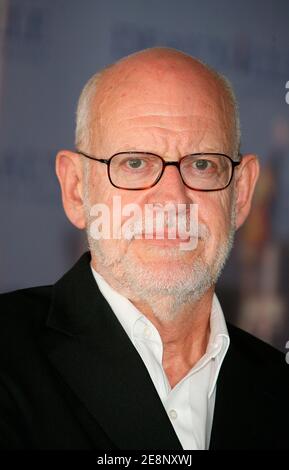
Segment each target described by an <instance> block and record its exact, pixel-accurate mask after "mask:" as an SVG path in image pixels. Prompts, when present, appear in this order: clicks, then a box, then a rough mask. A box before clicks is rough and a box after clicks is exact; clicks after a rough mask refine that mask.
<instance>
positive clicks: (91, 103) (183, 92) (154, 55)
mask: <svg viewBox="0 0 289 470" xmlns="http://www.w3.org/2000/svg"><path fill="white" fill-rule="evenodd" d="M146 102H148V103H151V105H150V108H149V109H146V108H144V113H147V114H148V115H151V114H154V113H156V112H157V113H158V114H159V115H162V114H163V115H164V118H165V116H167V114H168V112H171V117H172V119H173V118H174V114H175V113H177V112H179V110H180V109H182V108H184V107H188V106H191V109H192V112H194V110H195V109H196V108H197V107H199V108H202V107H203V108H204V107H206V110H207V113H210V110H211V111H212V115H213V114H214V111H215V109H216V108H218V110H219V112H218V120H219V126H220V127H221V128H222V129H224V133H226V136H225V138H226V139H227V140H228V141H229V142H230V146H231V147H232V152H233V153H234V154H235V155H237V154H238V150H239V145H240V126H239V117H238V109H237V104H236V99H235V96H234V92H233V90H232V88H231V85H230V83H229V82H228V80H227V79H226V78H225V77H223V76H222V75H220V74H219V73H217V72H216V71H215V70H213V69H212V68H210V67H208V66H207V65H205V64H203V63H202V62H201V61H199V60H197V59H195V58H193V57H191V56H189V55H187V54H184V53H183V52H180V51H177V50H175V49H169V48H152V49H146V50H143V51H140V52H137V53H135V54H131V55H129V56H127V57H124V58H122V59H121V60H119V61H118V62H116V63H114V64H112V65H109V66H108V67H106V68H104V69H103V70H102V71H100V72H98V73H96V74H95V75H94V76H93V77H91V79H90V80H89V81H88V82H87V84H86V85H85V87H84V89H83V91H82V93H81V96H80V99H79V103H78V109H77V125H76V146H77V148H80V149H82V150H84V149H85V150H86V151H92V148H94V149H95V148H96V146H97V145H98V144H100V143H101V140H102V135H103V132H102V131H103V128H107V126H108V125H109V121H110V119H111V116H112V115H115V114H118V113H119V114H120V116H121V117H122V116H123V113H125V112H126V109H128V108H129V107H130V105H132V106H134V107H136V108H137V107H142V106H146ZM168 104H169V107H168ZM199 123H200V126H199V127H200V133H202V126H203V124H202V116H201V115H200V116H199ZM112 137H113V136H112Z"/></svg>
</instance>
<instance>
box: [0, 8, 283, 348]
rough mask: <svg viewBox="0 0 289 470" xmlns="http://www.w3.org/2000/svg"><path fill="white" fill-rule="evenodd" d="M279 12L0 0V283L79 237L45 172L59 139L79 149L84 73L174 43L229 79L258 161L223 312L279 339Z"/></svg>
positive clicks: (52, 262) (52, 269)
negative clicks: (253, 192) (254, 188)
mask: <svg viewBox="0 0 289 470" xmlns="http://www.w3.org/2000/svg"><path fill="white" fill-rule="evenodd" d="M288 24H289V2H288V0H278V1H276V0H266V1H262V0H253V1H252V0H251V1H249V0H245V1H244V0H243V1H241V0H236V1H234V2H232V1H230V0H219V1H214V0H202V1H200V0H183V1H176V0H158V1H155V0H143V1H142V0H123V1H118V0H107V1H100V0H81V1H80V0H0V209H1V226H0V227H1V228H0V291H1V292H4V291H8V290H14V289H18V288H22V287H29V286H33V285H41V284H50V283H54V282H55V281H56V280H57V279H58V278H59V277H60V276H61V275H62V274H63V273H64V272H65V271H66V270H67V269H68V268H70V267H71V266H72V264H73V263H74V262H75V261H76V260H77V258H78V257H79V255H80V254H81V253H82V252H83V251H84V250H85V249H86V242H85V237H84V234H83V233H81V232H79V231H78V230H77V229H76V228H74V227H73V226H72V225H71V224H70V223H69V222H68V220H67V219H66V216H65V214H64V211H63V209H62V204H61V197H60V190H59V187H58V183H57V180H56V176H55V172H54V161H55V155H56V153H57V151H58V150H59V149H61V148H71V149H73V148H74V125H75V109H76V103H77V99H78V96H79V93H80V91H81V89H82V87H83V85H84V83H85V82H86V81H87V79H88V78H89V77H90V76H91V75H92V74H93V73H95V72H96V71H97V70H99V69H100V68H102V67H103V66H105V65H107V64H109V63H111V62H113V61H115V60H117V59H118V58H120V57H122V56H124V55H127V54H129V53H132V52H134V51H136V50H139V49H143V48H147V47H152V46H170V47H175V48H177V49H181V50H183V51H185V52H187V53H189V54H192V55H194V56H196V57H198V58H200V59H202V60H204V61H205V62H207V63H208V64H210V65H212V66H213V67H215V68H216V69H217V70H219V71H220V72H222V73H224V74H225V75H227V77H228V78H229V79H230V80H231V81H232V83H233V86H234V88H235V91H236V94H237V98H238V101H239V106H240V115H241V124H242V151H243V152H246V151H250V152H254V153H257V154H258V155H259V158H260V162H261V168H262V173H261V175H262V176H261V178H260V181H259V183H258V187H257V192H256V196H255V200H254V207H253V210H252V213H251V215H250V218H249V220H248V222H247V223H246V225H245V226H244V228H242V229H241V230H240V231H239V232H238V233H237V236H236V241H235V246H234V249H233V252H232V255H231V258H230V261H229V262H228V265H227V266H226V268H225V270H224V273H223V275H222V278H221V280H220V281H219V283H218V290H217V292H218V294H219V296H220V299H221V302H222V305H223V308H224V311H225V315H226V317H227V319H228V320H231V321H232V322H233V323H235V324H237V325H239V326H241V327H243V328H245V329H247V330H248V331H250V332H252V333H253V334H255V335H256V336H259V337H260V338H262V339H264V340H265V341H267V342H269V343H271V344H273V345H275V346H276V347H278V348H279V349H281V350H285V348H286V343H287V341H288V340H289V289H288V263H289V243H288V236H289V216H288V215H289V185H288V183H289V28H288ZM287 93H288V94H287ZM288 347H289V346H288Z"/></svg>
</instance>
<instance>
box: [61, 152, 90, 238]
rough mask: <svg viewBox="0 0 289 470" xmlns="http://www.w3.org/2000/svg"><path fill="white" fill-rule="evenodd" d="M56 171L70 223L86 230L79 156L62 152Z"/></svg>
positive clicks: (81, 169)
mask: <svg viewBox="0 0 289 470" xmlns="http://www.w3.org/2000/svg"><path fill="white" fill-rule="evenodd" d="M55 170H56V174H57V178H58V180H59V183H60V186H61V193H62V204H63V207H64V210H65V213H66V215H67V217H68V219H69V220H70V222H71V223H72V224H73V225H75V226H76V227H77V228H79V229H83V228H85V225H86V223H85V212H84V205H83V168H82V160H81V157H80V156H79V154H77V153H74V152H71V151H69V150H61V151H60V152H58V154H57V156H56V164H55Z"/></svg>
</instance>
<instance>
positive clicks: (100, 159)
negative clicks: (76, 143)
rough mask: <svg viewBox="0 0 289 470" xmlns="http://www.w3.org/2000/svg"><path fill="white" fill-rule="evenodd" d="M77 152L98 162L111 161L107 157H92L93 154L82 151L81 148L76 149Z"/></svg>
mask: <svg viewBox="0 0 289 470" xmlns="http://www.w3.org/2000/svg"><path fill="white" fill-rule="evenodd" d="M75 153H78V154H79V155H83V156H84V157H86V158H89V159H90V160H96V161H97V162H101V163H106V164H108V163H109V160H107V159H106V158H96V157H92V156H91V155H88V154H87V153H84V152H81V151H80V150H76V151H75Z"/></svg>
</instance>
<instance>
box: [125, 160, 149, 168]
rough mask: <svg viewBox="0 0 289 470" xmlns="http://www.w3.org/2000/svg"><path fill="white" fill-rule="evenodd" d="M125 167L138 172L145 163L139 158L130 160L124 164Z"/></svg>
mask: <svg viewBox="0 0 289 470" xmlns="http://www.w3.org/2000/svg"><path fill="white" fill-rule="evenodd" d="M125 164H126V166H128V168H130V169H132V170H138V169H141V168H143V167H144V166H145V161H144V160H142V159H141V158H131V159H129V160H127V161H126V162H125Z"/></svg>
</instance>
